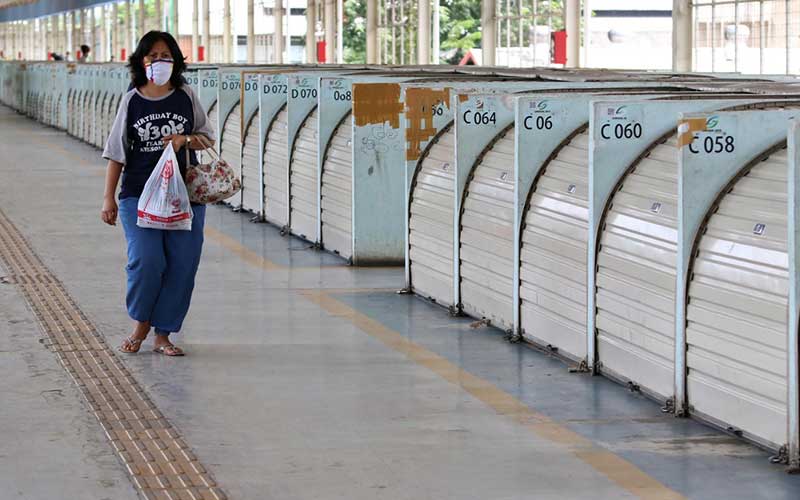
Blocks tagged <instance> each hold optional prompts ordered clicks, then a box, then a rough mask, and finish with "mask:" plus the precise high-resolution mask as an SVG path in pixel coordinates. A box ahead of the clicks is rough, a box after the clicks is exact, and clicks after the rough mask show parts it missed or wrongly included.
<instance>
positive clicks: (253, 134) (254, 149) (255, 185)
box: [242, 111, 263, 213]
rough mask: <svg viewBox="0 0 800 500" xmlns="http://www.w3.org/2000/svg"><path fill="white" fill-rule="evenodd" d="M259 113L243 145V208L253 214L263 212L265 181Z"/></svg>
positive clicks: (251, 123)
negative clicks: (261, 162) (262, 166)
mask: <svg viewBox="0 0 800 500" xmlns="http://www.w3.org/2000/svg"><path fill="white" fill-rule="evenodd" d="M259 121H260V118H259V113H258V111H256V113H255V114H254V115H253V117H252V118H250V121H249V122H248V124H247V128H246V129H245V131H244V144H242V208H243V209H245V210H249V211H251V212H255V213H260V212H261V189H262V187H261V186H262V185H263V179H262V178H261V169H260V168H259V165H258V160H259V158H258V156H259V155H258V150H259V125H258V124H259Z"/></svg>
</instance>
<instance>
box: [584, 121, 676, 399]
mask: <svg viewBox="0 0 800 500" xmlns="http://www.w3.org/2000/svg"><path fill="white" fill-rule="evenodd" d="M676 140H677V139H676V137H675V136H672V137H670V138H669V139H668V140H667V141H666V142H664V143H662V144H658V145H656V146H655V147H653V148H652V149H651V151H650V152H649V154H648V155H647V156H646V157H644V158H642V159H641V160H640V161H639V163H638V164H636V165H635V166H634V167H633V168H632V169H631V171H629V172H628V173H627V175H626V176H625V177H624V178H623V179H622V182H621V186H620V187H619V189H618V190H617V192H616V193H615V194H614V195H613V198H612V199H611V201H610V205H609V208H608V210H607V212H606V215H605V219H604V220H603V222H602V224H601V228H602V229H601V234H600V247H599V252H598V254H597V286H596V303H597V312H596V314H597V319H596V325H597V353H598V358H599V360H600V362H601V363H602V368H601V370H602V371H604V372H607V373H608V374H611V375H612V376H614V377H616V378H619V379H621V380H622V381H625V382H629V381H630V382H633V383H635V384H636V385H639V386H640V387H642V388H643V389H646V390H647V391H648V392H650V393H653V394H654V395H657V396H659V397H663V398H668V397H669V396H670V395H672V393H673V387H674V375H673V371H674V368H673V367H674V359H675V355H674V352H675V342H674V337H675V258H676V251H677V244H678V239H677V238H678V220H677V216H678V210H677V201H678V147H677V142H676Z"/></svg>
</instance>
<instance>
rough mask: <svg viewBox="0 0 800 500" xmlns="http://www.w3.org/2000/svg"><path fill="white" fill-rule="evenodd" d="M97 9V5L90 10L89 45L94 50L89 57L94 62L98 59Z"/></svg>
mask: <svg viewBox="0 0 800 500" xmlns="http://www.w3.org/2000/svg"><path fill="white" fill-rule="evenodd" d="M96 10H97V8H96V7H94V6H92V7H91V8H90V10H89V14H90V15H89V47H91V48H92V51H91V52H89V59H90V60H91V61H92V62H96V61H97V52H98V51H97V46H98V45H99V44H98V43H97V19H96V18H95V11H96Z"/></svg>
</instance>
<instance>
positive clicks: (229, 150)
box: [220, 103, 242, 205]
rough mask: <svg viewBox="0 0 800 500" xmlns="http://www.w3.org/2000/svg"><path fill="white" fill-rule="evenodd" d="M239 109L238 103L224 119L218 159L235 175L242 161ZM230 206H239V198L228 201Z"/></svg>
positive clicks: (239, 171) (239, 170)
mask: <svg viewBox="0 0 800 500" xmlns="http://www.w3.org/2000/svg"><path fill="white" fill-rule="evenodd" d="M240 127H241V109H240V107H239V103H236V105H235V106H234V107H233V109H232V110H231V112H230V113H229V114H228V117H227V118H226V119H225V125H224V126H223V127H222V141H221V145H220V157H222V158H223V159H224V160H225V161H226V162H228V165H230V166H231V167H232V168H233V171H234V172H236V173H237V174H240V173H241V168H242V159H241V156H240V155H241V145H242V141H241V135H240V134H241V128H240ZM228 201H229V202H230V203H231V204H232V205H239V202H240V201H241V198H239V197H238V196H234V197H233V198H229V200H228Z"/></svg>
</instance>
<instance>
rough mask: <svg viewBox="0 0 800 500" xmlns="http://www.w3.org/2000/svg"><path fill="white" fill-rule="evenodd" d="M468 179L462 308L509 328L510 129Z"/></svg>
mask: <svg viewBox="0 0 800 500" xmlns="http://www.w3.org/2000/svg"><path fill="white" fill-rule="evenodd" d="M495 141H496V142H494V143H493V144H492V145H491V146H490V148H489V149H488V150H487V151H486V152H485V153H484V155H483V157H482V158H481V159H480V163H479V164H478V165H477V166H476V167H475V168H474V169H473V171H472V172H471V173H470V180H469V181H468V184H467V188H466V194H465V196H464V207H463V212H462V214H461V225H460V228H459V229H460V232H459V234H460V238H459V246H460V248H461V253H460V255H461V257H460V260H461V261H460V262H459V265H460V267H461V304H462V307H463V309H464V312H466V313H467V314H469V315H471V316H476V317H479V318H480V317H484V318H487V319H489V320H491V321H492V324H494V325H497V326H499V327H502V328H504V329H510V328H511V327H512V322H513V307H512V303H513V300H512V291H513V290H512V286H513V270H514V266H513V259H514V231H513V226H514V129H513V127H512V128H510V129H507V130H506V131H504V132H502V133H501V134H500V135H499V136H498V137H497V138H496V139H495Z"/></svg>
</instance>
